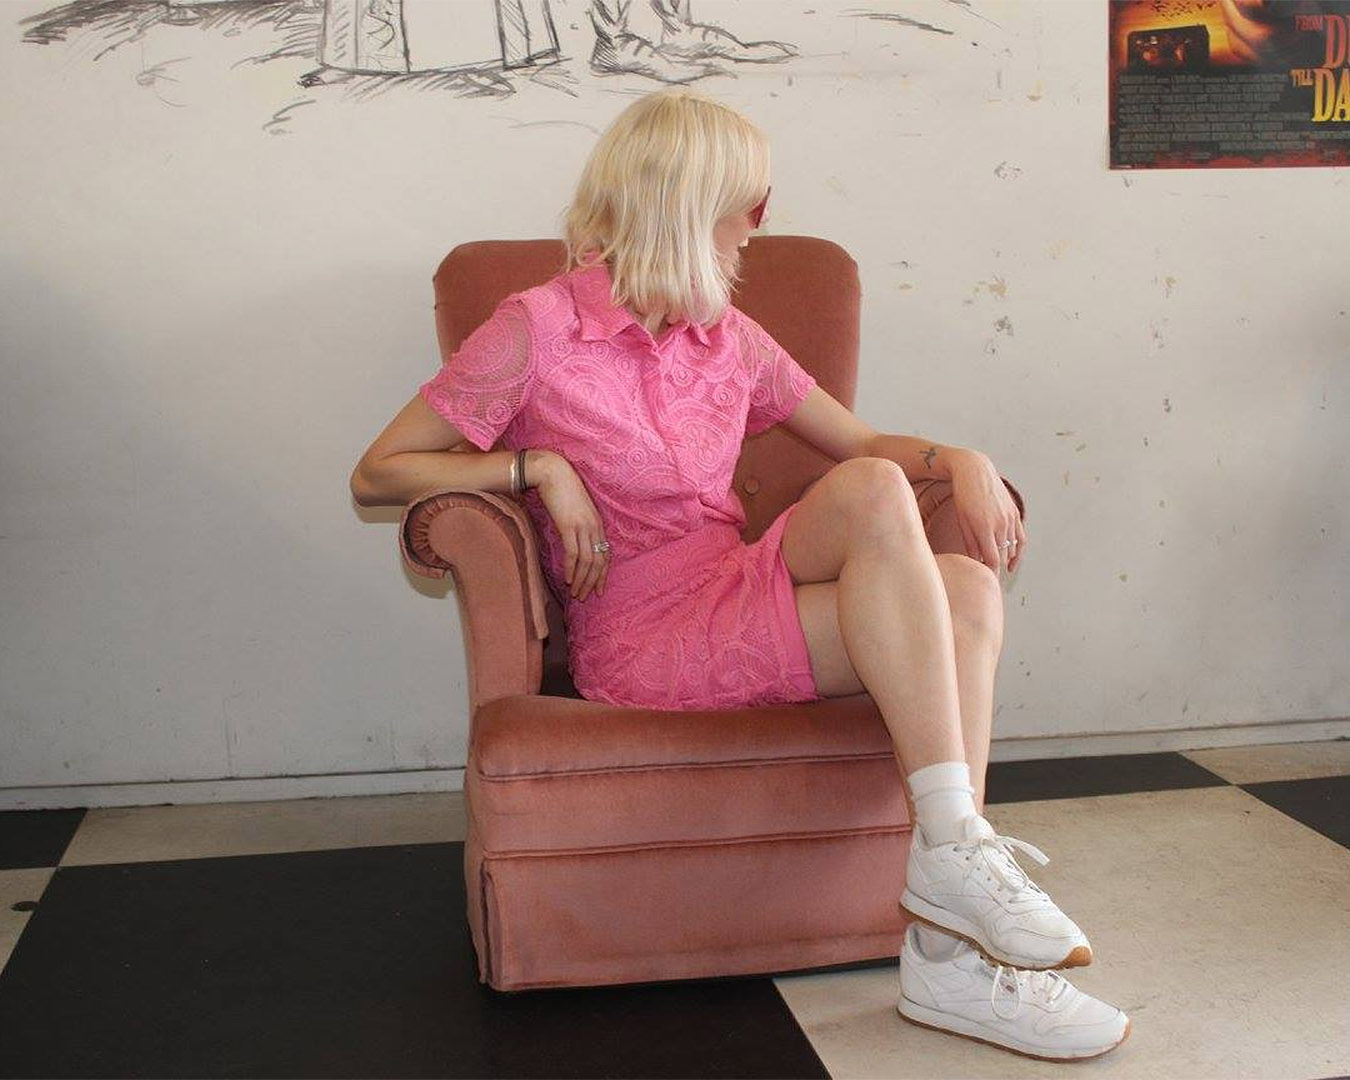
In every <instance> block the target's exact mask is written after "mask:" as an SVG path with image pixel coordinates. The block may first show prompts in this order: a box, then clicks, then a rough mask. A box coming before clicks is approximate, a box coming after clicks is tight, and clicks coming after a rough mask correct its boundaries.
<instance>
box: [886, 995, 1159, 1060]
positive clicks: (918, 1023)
mask: <svg viewBox="0 0 1350 1080" xmlns="http://www.w3.org/2000/svg"><path fill="white" fill-rule="evenodd" d="M895 1011H896V1012H898V1013H900V1017H901V1019H903V1020H907V1021H908V1022H909V1023H911V1024H913V1025H915V1026H916V1027H921V1028H927V1029H928V1030H929V1031H940V1032H942V1034H944V1035H959V1036H960V1037H961V1038H963V1039H969V1040H970V1041H971V1042H977V1043H984V1044H985V1046H993V1047H997V1048H998V1049H999V1050H1006V1051H1008V1053H1010V1054H1018V1055H1020V1056H1021V1057H1028V1058H1035V1059H1036V1060H1037V1061H1053V1062H1055V1063H1056V1064H1061V1065H1066V1064H1068V1063H1070V1062H1073V1061H1091V1060H1092V1059H1093V1058H1096V1057H1101V1056H1102V1055H1103V1054H1109V1053H1110V1052H1111V1051H1112V1050H1114V1049H1115V1048H1116V1047H1117V1046H1119V1045H1120V1044H1121V1043H1123V1042H1124V1041H1125V1040H1126V1039H1128V1038H1129V1037H1130V1028H1131V1027H1132V1026H1133V1024H1134V1021H1133V1020H1131V1019H1130V1018H1129V1017H1128V1016H1127V1017H1126V1018H1125V1031H1124V1032H1123V1033H1122V1034H1121V1036H1120V1038H1119V1039H1118V1040H1117V1041H1116V1042H1113V1043H1112V1044H1111V1045H1110V1046H1108V1047H1107V1048H1106V1049H1105V1050H1094V1051H1093V1052H1092V1053H1090V1054H1075V1055H1072V1056H1069V1057H1050V1056H1049V1055H1047V1054H1033V1053H1031V1051H1029V1050H1018V1049H1017V1048H1016V1047H1014V1046H1008V1045H1007V1044H1006V1043H1001V1042H994V1041H993V1040H992V1039H982V1038H980V1037H979V1036H978V1035H967V1034H966V1033H965V1032H964V1031H953V1030H952V1029H951V1028H945V1027H938V1026H937V1025H935V1024H925V1023H924V1022H923V1021H922V1020H915V1019H914V1017H912V1016H906V1015H905V1014H904V1013H903V1012H901V1011H900V1005H899V1004H897V1005H896V1006H895Z"/></svg>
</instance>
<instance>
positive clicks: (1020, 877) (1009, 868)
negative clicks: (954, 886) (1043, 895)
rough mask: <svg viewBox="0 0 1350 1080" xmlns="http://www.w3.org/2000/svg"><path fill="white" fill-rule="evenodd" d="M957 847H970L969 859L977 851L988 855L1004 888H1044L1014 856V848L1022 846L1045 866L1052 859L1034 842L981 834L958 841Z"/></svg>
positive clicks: (991, 865) (1038, 889) (987, 861)
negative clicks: (1019, 864)
mask: <svg viewBox="0 0 1350 1080" xmlns="http://www.w3.org/2000/svg"><path fill="white" fill-rule="evenodd" d="M956 846H957V848H958V849H960V848H966V847H968V848H970V849H971V851H970V853H969V854H968V855H967V856H966V859H967V861H969V860H970V859H972V858H974V857H975V853H976V852H977V851H983V852H984V853H985V855H986V858H985V864H986V865H987V866H989V867H990V868H991V869H992V870H993V871H994V874H995V875H996V876H997V877H998V879H999V882H1000V883H1001V884H1002V885H1003V887H1004V888H1006V889H1009V890H1011V891H1012V892H1017V891H1018V890H1020V889H1023V888H1030V889H1033V890H1035V891H1036V892H1042V891H1043V890H1042V889H1041V887H1040V886H1039V885H1037V884H1036V883H1035V882H1034V881H1032V880H1031V878H1029V877H1027V873H1026V871H1025V870H1023V869H1022V868H1021V867H1020V866H1018V865H1017V860H1016V859H1014V858H1013V853H1012V849H1013V848H1015V847H1017V848H1021V849H1022V850H1023V851H1025V852H1026V853H1027V854H1028V855H1030V856H1031V857H1032V858H1033V859H1035V860H1036V861H1037V862H1038V863H1040V864H1041V865H1042V866H1044V865H1045V864H1046V863H1048V862H1049V861H1050V857H1049V856H1048V855H1046V854H1045V852H1043V851H1042V850H1041V849H1040V848H1038V847H1036V846H1035V845H1034V844H1028V843H1027V842H1026V841H1025V840H1019V839H1017V837H1015V836H1000V835H999V834H998V833H995V834H994V835H992V836H980V837H976V838H975V839H974V840H963V841H961V842H960V843H958V844H957V845H956Z"/></svg>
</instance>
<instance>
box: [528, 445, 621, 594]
mask: <svg viewBox="0 0 1350 1080" xmlns="http://www.w3.org/2000/svg"><path fill="white" fill-rule="evenodd" d="M535 490H536V491H537V492H538V493H539V499H540V501H541V502H542V503H543V504H544V506H545V507H547V509H548V512H549V516H550V517H552V518H553V524H554V525H555V526H556V527H557V529H558V535H559V536H561V537H562V542H563V549H564V550H565V551H566V553H567V555H566V558H565V559H564V561H563V570H564V574H565V576H566V578H567V584H568V586H569V592H570V593H571V595H572V597H573V599H577V600H584V599H586V597H587V596H589V595H590V592H591V589H592V588H594V589H595V591H596V592H598V593H600V594H601V595H602V596H603V595H604V592H605V580H606V578H607V577H608V576H609V555H608V554H606V553H604V552H599V551H596V550H595V547H594V545H595V544H597V543H599V542H600V541H601V540H603V539H604V538H605V528H604V523H603V522H602V521H601V520H600V512H599V511H598V510H596V508H595V503H593V502H592V501H591V496H590V492H588V491H587V490H586V485H585V484H584V483H583V482H582V479H581V477H580V476H578V475H577V471H576V469H574V468H573V467H572V463H571V462H570V461H568V460H567V459H566V458H565V457H563V456H562V455H561V454H553V453H551V454H550V455H549V457H548V459H547V467H546V468H545V469H544V475H543V479H541V480H540V481H539V483H538V484H537V485H535Z"/></svg>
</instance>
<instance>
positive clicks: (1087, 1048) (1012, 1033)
mask: <svg viewBox="0 0 1350 1080" xmlns="http://www.w3.org/2000/svg"><path fill="white" fill-rule="evenodd" d="M896 1008H897V1009H898V1010H899V1013H900V1015H901V1016H903V1017H904V1018H905V1019H906V1020H908V1021H910V1022H911V1023H915V1024H918V1025H920V1026H921V1027H927V1028H934V1029H936V1030H938V1031H946V1032H949V1033H951V1034H953V1035H961V1036H964V1037H965V1038H967V1039H975V1040H976V1041H978V1042H983V1043H989V1044H990V1045H991V1046H1000V1047H1002V1048H1003V1049H1005V1050H1012V1051H1013V1052H1014V1053H1018V1054H1024V1055H1026V1056H1027V1057H1035V1058H1045V1059H1047V1060H1050V1061H1065V1060H1072V1059H1074V1058H1089V1057H1096V1056H1097V1055H1098V1054H1104V1053H1106V1052H1107V1051H1108V1050H1110V1049H1111V1048H1112V1047H1115V1046H1119V1045H1120V1044H1121V1043H1122V1042H1124V1041H1125V1039H1126V1038H1127V1037H1128V1036H1129V1034H1130V1018H1129V1017H1128V1016H1126V1015H1125V1014H1124V1013H1123V1012H1121V1011H1120V1010H1119V1009H1117V1008H1116V1007H1115V1006H1114V1005H1108V1004H1107V1003H1106V1002H1104V1001H1101V1000H1099V999H1097V998H1095V997H1092V995H1090V994H1085V993H1083V991H1081V990H1079V989H1078V988H1077V987H1075V986H1074V985H1073V984H1072V983H1071V982H1069V980H1068V979H1066V978H1064V976H1063V975H1060V974H1059V973H1058V972H1055V971H1022V970H1019V969H1017V968H1008V967H1004V966H1003V965H1002V964H998V965H995V964H991V963H989V961H988V960H986V959H985V958H984V957H983V956H981V955H980V954H979V952H977V951H976V950H975V949H972V948H971V947H970V946H969V945H967V944H966V943H965V942H959V943H958V949H957V952H956V955H955V956H953V957H952V958H951V959H949V960H930V959H929V958H928V957H926V956H925V955H924V954H923V953H922V952H921V951H920V948H919V943H918V935H917V927H916V926H915V925H914V924H913V923H911V924H910V926H909V929H908V930H907V931H906V933H905V944H904V946H903V948H902V949H901V950H900V1001H899V1004H897V1005H896Z"/></svg>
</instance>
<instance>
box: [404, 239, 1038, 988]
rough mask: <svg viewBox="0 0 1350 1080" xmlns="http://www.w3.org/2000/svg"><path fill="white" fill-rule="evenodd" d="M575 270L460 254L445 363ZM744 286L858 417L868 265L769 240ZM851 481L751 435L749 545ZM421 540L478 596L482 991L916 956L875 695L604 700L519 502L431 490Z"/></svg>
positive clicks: (428, 570) (443, 568) (541, 260)
mask: <svg viewBox="0 0 1350 1080" xmlns="http://www.w3.org/2000/svg"><path fill="white" fill-rule="evenodd" d="M563 258H564V252H563V247H562V244H561V243H560V242H559V241H556V240H524V241H483V242H476V243H468V244H463V245H461V246H459V247H456V248H455V249H454V250H453V251H451V252H450V254H449V255H448V256H447V257H446V258H445V260H444V261H443V262H442V263H441V265H440V267H439V269H438V270H437V272H436V274H435V278H434V285H435V295H436V325H437V332H438V338H439V342H440V348H441V352H442V354H443V355H444V356H446V357H449V356H450V355H451V354H452V353H453V352H454V351H455V349H456V348H457V347H458V345H459V343H460V342H461V341H462V340H463V339H464V338H465V337H466V336H467V335H468V333H469V332H470V331H472V330H473V329H474V328H475V327H477V326H478V325H479V324H480V323H481V322H483V321H484V320H486V319H487V317H488V316H489V315H490V314H491V313H492V311H493V309H494V308H495V307H496V305H497V303H498V302H499V301H500V300H502V299H503V298H504V297H505V296H507V295H508V294H510V293H512V292H514V291H517V290H519V289H525V288H529V287H530V286H532V285H536V284H540V283H542V282H544V281H546V280H548V279H549V278H550V277H552V276H553V275H554V274H556V273H558V272H559V271H560V270H561V269H562V265H563ZM742 267H743V270H742V273H743V280H742V283H741V285H740V288H739V291H738V293H737V295H736V297H735V299H734V302H735V303H736V305H737V306H738V307H740V308H741V309H742V310H744V311H745V312H747V313H748V314H750V315H751V316H752V317H753V318H755V319H756V320H758V321H759V322H760V323H761V324H762V325H763V326H764V327H765V328H766V329H767V330H768V331H769V332H770V333H771V334H772V335H773V336H774V338H775V339H777V341H778V342H779V343H781V344H782V345H783V346H784V347H785V348H786V349H787V350H788V352H789V353H791V354H792V355H793V357H795V358H796V360H797V361H798V362H799V363H801V364H802V365H803V366H804V367H805V368H807V369H808V370H809V371H810V372H811V373H812V374H813V375H815V376H816V378H817V380H818V381H819V383H820V385H821V386H823V387H824V388H825V389H826V390H827V391H828V392H829V393H830V394H832V395H833V396H834V397H835V398H837V399H838V400H839V401H841V402H842V403H843V404H844V405H846V406H848V407H850V408H851V407H852V405H853V398H854V390H855V387H856V381H857V363H858V331H859V302H860V287H859V280H858V269H857V265H856V264H855V263H854V261H853V259H852V258H850V256H849V255H848V254H847V252H845V251H844V250H843V249H842V248H840V247H838V246H837V245H835V244H833V243H830V242H828V241H825V240H821V239H817V238H813V237H804V236H774V237H756V238H754V239H753V240H752V241H751V242H750V245H749V247H748V248H746V249H745V252H744V259H743V263H742ZM466 452H471V453H478V452H480V451H478V450H477V449H476V448H473V447H469V449H468V451H466ZM834 464H835V462H833V461H832V460H830V459H829V458H827V457H826V456H825V455H823V454H821V453H820V452H819V451H818V450H816V449H815V448H814V447H813V446H811V445H809V444H806V443H805V442H803V441H802V440H800V439H797V438H796V437H795V436H793V435H792V434H791V433H790V432H787V431H786V430H783V429H782V428H781V427H779V428H774V429H771V430H770V431H768V432H765V433H763V434H762V435H759V436H756V437H753V438H751V439H747V440H746V442H745V444H744V447H743V449H742V453H741V457H740V461H739V463H738V465H737V468H736V472H735V476H734V485H735V488H736V491H737V493H738V494H739V495H740V497H741V500H742V502H743V504H744V506H745V510H746V518H747V525H746V528H745V530H744V533H743V537H744V539H745V540H746V541H747V542H749V541H752V540H754V539H756V538H757V537H759V536H760V535H761V534H762V533H763V531H764V529H765V528H767V527H768V525H769V524H770V523H771V522H772V521H773V519H774V518H775V517H776V516H777V515H778V513H779V512H780V511H781V510H783V509H784V508H785V507H786V506H788V505H789V504H790V503H791V502H793V501H795V500H797V499H799V498H800V497H801V496H802V494H803V493H804V491H805V489H806V488H807V487H808V486H809V485H810V484H811V483H813V482H814V481H815V480H816V479H818V478H819V477H820V476H822V475H823V474H824V473H825V472H827V471H828V470H829V469H830V468H831V466H833V465H834ZM914 486H915V493H916V495H917V496H918V499H919V505H920V508H921V510H922V511H923V513H924V518H925V522H926V523H927V526H928V531H929V536H930V540H931V539H933V538H934V536H935V535H936V533H937V532H938V531H941V530H943V529H944V528H945V529H946V530H947V531H948V534H950V522H948V524H947V525H946V526H945V527H944V526H942V525H941V521H942V519H943V517H944V511H943V507H944V504H945V503H946V502H947V500H948V498H949V496H950V485H948V484H945V483H941V482H934V481H917V482H915V485H914ZM1008 486H1009V489H1010V491H1011V492H1012V494H1013V497H1014V499H1015V500H1016V501H1017V504H1018V507H1019V509H1020V510H1022V512H1023V514H1024V515H1025V510H1024V504H1023V501H1022V498H1021V495H1020V493H1018V492H1017V491H1016V489H1014V488H1012V485H1011V484H1009V485H1008ZM400 544H401V546H402V550H403V555H404V558H405V559H406V561H407V563H408V565H409V566H410V567H411V568H412V569H413V570H414V571H416V572H417V573H419V574H423V575H426V576H428V577H443V576H444V575H445V574H447V573H449V574H450V575H451V576H452V577H453V579H454V584H455V595H456V596H457V597H458V600H459V610H460V620H461V625H462V627H463V633H464V643H465V650H466V654H467V661H468V675H469V716H470V730H469V751H468V762H467V767H466V771H465V782H464V794H465V802H466V806H467V811H468V834H467V838H466V842H465V849H464V881H465V889H466V893H467V902H468V921H469V931H470V933H471V934H472V938H473V945H474V949H475V952H476V955H477V959H478V972H479V978H480V981H482V982H486V983H487V984H489V985H490V986H492V987H493V988H494V989H497V990H523V989H528V988H536V987H561V986H597V985H605V984H615V983H637V982H652V981H660V980H668V979H687V978H696V977H707V976H730V975H748V974H766V973H783V972H788V971H800V970H805V969H810V968H816V967H822V966H831V965H839V964H848V963H857V962H862V961H866V960H874V959H881V958H887V957H896V956H898V955H899V951H900V945H901V940H902V937H903V934H904V929H905V925H906V922H907V917H906V916H904V915H902V914H901V912H900V910H899V907H898V903H897V902H898V899H899V896H900V892H901V890H902V888H903V885H904V873H905V861H906V856H907V854H908V850H909V836H910V812H909V807H908V804H907V801H906V794H905V791H904V788H903V786H902V783H901V774H900V765H899V762H898V761H897V758H896V756H895V753H894V748H893V745H892V742H891V738H890V735H889V733H888V731H887V728H886V726H885V723H884V722H883V720H882V718H881V715H880V713H879V712H878V711H877V707H876V705H875V703H874V702H873V700H872V698H871V697H870V696H869V695H868V694H865V693H863V694H856V695H853V696H851V697H845V698H831V699H825V700H822V701H815V702H807V703H802V704H792V705H772V706H758V707H750V708H740V709H728V710H704V711H678V712H674V711H658V710H653V709H647V708H628V707H617V706H614V705H610V704H608V703H606V702H599V701H589V700H586V699H583V698H581V697H580V696H579V695H578V693H577V691H576V689H575V688H574V687H573V686H572V683H571V678H570V675H569V673H568V669H567V648H566V641H565V634H566V628H565V626H564V623H563V619H562V609H561V607H560V604H559V601H558V598H557V597H556V596H554V595H553V593H552V591H551V589H550V587H549V584H548V582H547V579H546V578H545V576H544V573H543V568H542V565H541V563H540V558H539V543H538V537H537V536H536V534H535V530H534V526H533V522H532V521H531V519H530V517H529V515H528V514H527V513H526V511H525V509H524V506H523V505H522V504H521V503H520V502H519V501H517V500H516V499H515V498H514V497H512V496H510V495H505V494H497V493H493V492H482V491H464V490H442V491H437V492H432V493H429V494H427V495H425V496H424V497H422V498H420V499H418V500H416V501H415V502H413V503H412V504H410V505H409V506H408V507H407V508H406V510H405V511H404V514H403V519H402V522H401V525H400ZM934 549H935V550H939V548H938V546H937V544H936V543H935V544H934ZM946 550H956V549H952V548H947V549H946Z"/></svg>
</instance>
